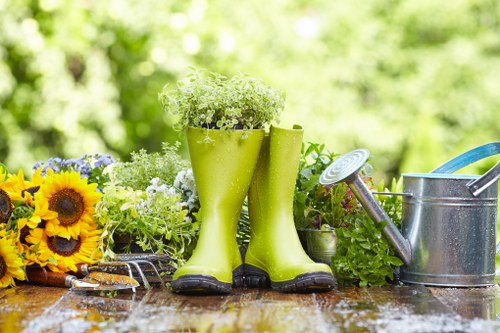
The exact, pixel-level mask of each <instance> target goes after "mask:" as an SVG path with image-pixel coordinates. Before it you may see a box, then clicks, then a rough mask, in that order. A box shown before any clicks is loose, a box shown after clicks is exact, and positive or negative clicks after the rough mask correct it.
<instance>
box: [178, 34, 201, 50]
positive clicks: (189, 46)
mask: <svg viewBox="0 0 500 333" xmlns="http://www.w3.org/2000/svg"><path fill="white" fill-rule="evenodd" d="M182 48H183V49H184V51H185V52H186V53H188V54H196V53H198V52H199V51H200V48H201V43H200V39H199V38H198V35H197V34H195V33H188V34H186V35H184V37H183V38H182Z"/></svg>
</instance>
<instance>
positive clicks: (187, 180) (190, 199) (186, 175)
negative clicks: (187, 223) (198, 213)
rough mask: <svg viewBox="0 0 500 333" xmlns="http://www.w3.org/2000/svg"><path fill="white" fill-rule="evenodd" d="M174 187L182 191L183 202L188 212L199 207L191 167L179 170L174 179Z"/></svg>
mask: <svg viewBox="0 0 500 333" xmlns="http://www.w3.org/2000/svg"><path fill="white" fill-rule="evenodd" d="M174 187H176V188H177V189H179V191H181V193H182V201H183V204H185V205H186V207H187V208H188V210H189V212H192V211H194V210H198V209H199V199H198V190H197V189H196V183H195V181H194V176H193V169H184V170H181V171H180V172H179V173H178V174H177V176H176V177H175V180H174Z"/></svg>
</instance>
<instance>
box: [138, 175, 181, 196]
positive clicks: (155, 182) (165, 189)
mask: <svg viewBox="0 0 500 333" xmlns="http://www.w3.org/2000/svg"><path fill="white" fill-rule="evenodd" d="M157 193H164V194H166V195H167V196H169V197H175V196H177V195H179V193H178V192H177V190H176V188H175V187H173V186H168V185H167V184H162V183H161V180H160V178H158V177H155V178H153V179H151V185H149V186H148V187H147V188H146V195H147V196H148V198H153V197H154V196H156V195H157Z"/></svg>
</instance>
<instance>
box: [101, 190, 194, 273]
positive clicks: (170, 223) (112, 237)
mask: <svg viewBox="0 0 500 333" xmlns="http://www.w3.org/2000/svg"><path fill="white" fill-rule="evenodd" d="M180 198H181V195H180V194H178V193H166V192H161V191H158V192H155V193H153V194H152V195H148V194H147V193H146V192H144V191H140V190H133V189H132V188H130V187H123V186H114V185H112V186H107V187H105V188H104V191H103V197H102V199H101V201H100V202H99V203H98V204H97V207H96V213H95V219H96V221H97V223H98V224H99V225H100V226H101V227H102V228H103V230H104V232H103V234H102V238H103V242H102V247H103V248H102V251H103V255H104V258H105V259H113V258H114V257H115V251H114V249H115V245H117V244H115V243H116V239H119V238H120V237H119V236H125V237H126V239H127V241H126V245H125V248H124V250H125V252H127V251H128V250H129V249H130V246H131V245H132V244H137V245H139V246H140V247H141V249H142V250H143V251H151V252H156V253H164V254H167V255H169V256H171V257H172V259H173V262H174V264H175V263H176V264H179V265H180V264H182V263H184V262H185V261H186V260H187V258H189V255H190V253H191V252H190V251H191V250H192V247H193V245H194V244H193V243H194V239H195V236H196V229H197V227H198V223H196V222H194V223H193V222H191V220H190V219H188V218H186V217H187V214H188V209H187V208H185V207H183V206H182V205H181V204H180V203H181V200H180Z"/></svg>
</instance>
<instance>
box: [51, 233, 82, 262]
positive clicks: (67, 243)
mask: <svg viewBox="0 0 500 333" xmlns="http://www.w3.org/2000/svg"><path fill="white" fill-rule="evenodd" d="M81 244H82V243H81V242H80V239H74V238H70V239H66V238H62V237H59V236H54V237H48V238H47V246H48V247H49V249H50V250H51V251H52V252H54V253H57V254H58V255H60V256H63V257H69V256H71V255H72V254H74V253H76V252H78V250H79V249H80V245H81Z"/></svg>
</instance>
